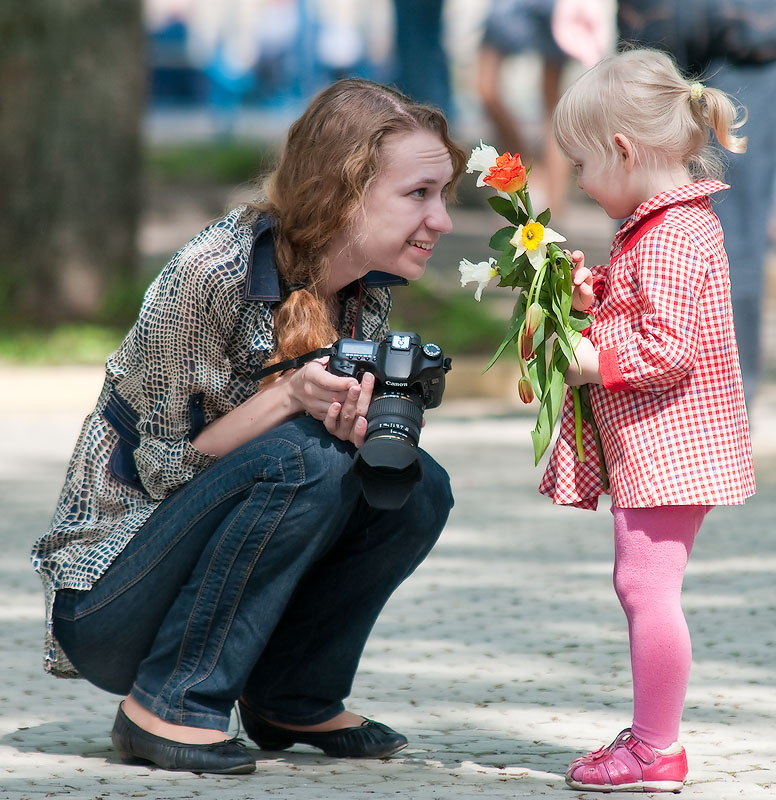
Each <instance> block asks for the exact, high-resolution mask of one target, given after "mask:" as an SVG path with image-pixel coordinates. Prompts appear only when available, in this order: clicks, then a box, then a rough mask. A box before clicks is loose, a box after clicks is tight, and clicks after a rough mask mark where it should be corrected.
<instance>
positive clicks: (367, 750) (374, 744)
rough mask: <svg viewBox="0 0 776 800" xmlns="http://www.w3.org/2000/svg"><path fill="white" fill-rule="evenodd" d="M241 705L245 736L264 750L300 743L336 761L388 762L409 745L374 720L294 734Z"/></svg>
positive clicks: (405, 738)
mask: <svg viewBox="0 0 776 800" xmlns="http://www.w3.org/2000/svg"><path fill="white" fill-rule="evenodd" d="M239 705H240V718H241V719H242V724H243V727H244V728H245V732H246V733H247V734H248V736H250V737H251V739H253V741H254V742H256V744H257V745H258V746H259V747H260V748H261V749H262V750H285V749H286V748H287V747H291V745H292V744H297V743H298V744H310V745H312V746H313V747H318V748H320V749H321V750H323V752H324V753H325V754H326V755H327V756H331V757H332V758H387V757H388V756H390V755H393V753H398V752H399V750H403V749H404V748H405V747H406V746H407V744H408V742H407V737H406V736H402V734H400V733H397V732H396V731H395V730H392V729H391V728H389V727H388V726H387V725H383V724H382V723H381V722H375V721H374V720H371V719H365V720H364V722H363V723H362V724H361V725H358V726H356V727H354V728H340V729H339V730H336V731H316V732H311V731H293V730H289V729H288V728H280V727H278V726H277V725H273V724H272V723H271V722H267V720H265V719H263V718H262V717H260V716H259V715H258V714H256V712H255V711H252V710H251V709H250V708H248V706H246V705H245V703H243V702H242V701H240V703H239Z"/></svg>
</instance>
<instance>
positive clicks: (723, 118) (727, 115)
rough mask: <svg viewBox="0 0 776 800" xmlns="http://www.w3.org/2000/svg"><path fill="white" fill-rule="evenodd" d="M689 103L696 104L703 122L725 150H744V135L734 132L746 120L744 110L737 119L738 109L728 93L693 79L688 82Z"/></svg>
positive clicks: (741, 151) (740, 151)
mask: <svg viewBox="0 0 776 800" xmlns="http://www.w3.org/2000/svg"><path fill="white" fill-rule="evenodd" d="M690 103H691V104H692V105H693V106H696V105H697V106H698V108H699V110H700V114H701V116H702V119H703V122H704V123H705V124H706V125H707V126H708V127H709V128H711V130H713V131H714V135H715V136H716V137H717V141H718V142H719V143H720V145H722V147H724V148H725V150H728V151H729V152H731V153H745V152H746V136H736V134H735V133H734V131H736V130H737V129H738V128H740V127H741V126H742V125H743V124H744V123H745V122H746V117H747V115H746V111H745V110H744V112H743V114H742V116H741V118H740V119H739V109H738V108H736V106H735V104H734V103H733V100H732V99H731V97H730V96H729V95H728V94H726V93H725V92H723V91H722V90H721V89H714V88H712V87H709V86H704V85H703V84H702V83H699V82H697V81H695V82H693V83H691V84H690Z"/></svg>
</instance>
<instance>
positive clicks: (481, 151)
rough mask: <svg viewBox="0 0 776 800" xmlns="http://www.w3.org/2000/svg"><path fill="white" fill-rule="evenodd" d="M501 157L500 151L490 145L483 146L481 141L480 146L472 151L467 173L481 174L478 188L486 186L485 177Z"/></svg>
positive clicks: (467, 164) (478, 179)
mask: <svg viewBox="0 0 776 800" xmlns="http://www.w3.org/2000/svg"><path fill="white" fill-rule="evenodd" d="M498 156H499V152H498V150H496V148H495V147H493V146H491V145H489V144H483V143H482V139H480V146H479V147H475V148H474V150H472V154H471V156H470V158H469V160H468V162H467V163H466V171H467V172H479V173H480V176H479V177H478V178H477V186H485V175H487V174H488V173H489V172H490V171H491V169H492V168H493V167H494V166H495V165H496V159H497V158H498Z"/></svg>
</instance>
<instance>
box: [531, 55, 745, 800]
mask: <svg viewBox="0 0 776 800" xmlns="http://www.w3.org/2000/svg"><path fill="white" fill-rule="evenodd" d="M553 122H554V129H555V135H556V137H557V139H558V142H559V144H560V146H561V148H562V149H563V151H564V152H565V153H566V155H567V156H568V157H569V158H570V159H571V160H572V162H573V163H574V165H575V166H576V169H577V174H578V184H579V186H580V188H581V189H582V190H583V191H584V192H586V193H587V194H588V195H589V196H590V197H592V198H593V199H594V200H595V201H596V202H597V203H598V204H599V205H600V206H601V207H602V208H603V209H604V211H606V213H607V214H608V215H609V216H610V217H612V218H613V219H622V218H625V222H623V224H622V225H621V227H620V229H619V231H618V232H617V235H616V236H615V239H614V242H613V244H612V249H611V256H610V261H609V265H608V266H606V267H593V268H592V269H588V268H587V267H585V265H584V256H583V254H582V253H581V252H580V251H576V252H574V253H573V254H572V258H573V260H574V262H575V267H574V270H573V284H574V307H575V308H577V309H579V310H589V311H591V312H592V313H593V314H594V321H593V324H592V326H591V328H590V333H589V338H583V339H582V341H581V342H580V344H579V345H578V347H577V348H576V350H575V353H576V356H577V359H578V364H577V363H573V364H572V365H571V366H570V367H569V369H568V371H567V373H566V382H567V383H568V384H569V385H572V386H574V385H581V384H589V385H590V398H591V405H592V407H593V413H594V416H595V420H596V423H597V425H598V428H599V430H600V436H601V442H602V445H603V453H604V459H605V461H606V467H607V469H608V474H609V482H610V492H611V497H612V513H613V515H614V537H615V561H614V586H615V590H616V592H617V596H618V598H619V600H620V603H621V604H622V607H623V610H624V611H625V614H626V617H627V619H628V631H629V637H630V650H631V666H632V671H633V688H634V703H633V722H632V725H631V727H630V728H627V729H626V730H624V731H623V732H622V733H620V735H619V736H617V738H616V739H615V740H614V741H613V742H612V744H610V745H609V746H608V747H604V748H601V749H599V750H596V751H595V752H592V753H589V754H587V755H585V756H583V757H581V758H578V759H577V760H575V761H573V762H572V763H571V765H570V766H569V769H568V771H567V773H566V781H567V783H568V784H569V785H570V786H571V787H573V788H575V789H579V790H583V791H584V790H587V791H611V790H612V789H620V790H628V789H629V790H637V791H638V790H642V791H679V790H680V789H681V788H682V786H683V784H684V780H685V777H686V775H687V759H686V755H685V751H684V748H683V747H682V746H681V745H680V744H679V743H678V741H677V738H678V732H679V723H680V719H681V715H682V707H683V704H684V698H685V693H686V689H687V681H688V676H689V670H690V661H691V647H690V638H689V633H688V629H687V623H686V621H685V619H684V615H683V613H682V609H681V603H680V594H681V588H682V578H683V574H684V570H685V566H686V564H687V559H688V556H689V554H690V551H691V549H692V546H693V541H694V540H695V536H696V535H697V533H698V530H699V529H700V527H701V524H702V522H703V519H704V517H705V515H706V514H707V512H708V511H709V510H710V509H711V507H713V506H715V505H732V504H737V503H742V502H743V501H744V500H745V499H746V498H747V497H749V496H750V495H752V494H753V493H754V489H755V485H754V474H753V469H752V459H751V446H750V441H749V432H748V427H747V420H746V411H745V406H744V395H743V388H742V384H741V374H740V370H739V364H738V352H737V350H736V341H735V335H734V330H733V315H732V310H731V304H730V281H729V276H728V263H727V258H726V255H725V250H724V247H723V237H722V229H721V227H720V224H719V221H718V219H717V217H716V216H715V215H714V213H713V211H712V208H711V203H710V200H709V196H710V195H712V194H714V193H715V192H719V191H721V190H723V189H726V188H727V187H726V185H725V184H723V183H719V182H718V181H716V180H712V179H711V178H712V176H714V175H716V174H718V172H719V164H718V163H716V162H715V160H714V156H713V151H711V150H710V149H709V146H708V138H709V129H712V130H713V131H714V133H715V134H716V136H717V138H718V140H719V142H720V143H721V144H722V145H723V146H724V147H725V148H727V149H728V150H730V151H732V152H742V151H743V150H744V149H745V140H744V139H741V138H738V137H737V136H735V135H734V133H733V130H734V129H735V128H736V127H737V125H736V108H735V106H734V104H733V102H732V101H731V99H730V98H729V97H728V96H727V95H725V94H724V93H722V92H720V91H717V90H714V89H709V88H706V87H704V86H703V85H702V84H701V83H698V82H691V81H687V80H685V79H684V78H683V77H682V76H681V75H680V73H679V72H678V70H677V68H676V66H675V64H674V63H673V61H672V60H671V59H670V58H669V57H668V56H666V55H664V54H662V53H660V52H657V51H654V50H631V51H627V52H623V53H618V54H616V55H613V56H610V57H608V58H605V59H604V60H603V61H601V62H599V64H597V65H596V66H595V67H594V68H593V69H591V70H589V71H588V72H586V73H585V74H584V75H582V77H581V78H580V79H579V80H578V81H577V82H576V83H575V84H574V85H573V86H572V87H571V88H570V89H569V90H568V91H567V92H566V94H565V95H564V96H563V97H562V98H561V101H560V103H559V105H558V107H557V110H556V112H555V116H554V120H553ZM585 439H586V447H585V449H586V455H587V457H586V459H585V462H584V463H580V462H579V461H578V460H577V459H576V448H575V445H574V422H573V410H572V404H571V402H570V400H569V399H568V398H567V404H566V407H565V408H564V416H563V419H562V423H561V431H560V435H559V438H558V441H557V443H556V446H555V448H554V451H553V453H552V457H551V459H550V463H549V466H548V468H547V472H546V473H545V475H544V478H543V480H542V484H541V487H540V491H541V492H543V493H544V494H547V495H548V496H550V497H552V498H553V500H554V502H556V503H562V504H571V505H577V506H580V507H583V508H595V507H596V503H597V497H598V495H599V494H601V492H602V491H603V484H602V481H601V476H600V472H599V470H598V460H597V457H596V454H595V448H594V447H593V446H591V442H592V432H591V431H590V430H587V431H585Z"/></svg>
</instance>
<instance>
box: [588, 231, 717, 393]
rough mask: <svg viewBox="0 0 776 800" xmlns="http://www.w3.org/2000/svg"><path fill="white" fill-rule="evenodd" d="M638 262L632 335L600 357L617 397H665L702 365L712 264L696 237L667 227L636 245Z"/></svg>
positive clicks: (605, 378) (630, 312) (627, 311)
mask: <svg viewBox="0 0 776 800" xmlns="http://www.w3.org/2000/svg"><path fill="white" fill-rule="evenodd" d="M635 255H636V258H637V264H636V271H635V273H634V278H635V280H636V282H637V284H636V285H635V286H634V289H633V296H632V297H631V302H630V307H629V308H628V309H625V310H624V311H623V313H624V314H626V315H628V317H629V319H628V323H629V327H630V329H631V330H632V333H631V334H630V336H628V338H627V339H626V340H625V341H623V342H622V343H620V344H618V345H617V347H616V348H615V347H611V348H602V349H601V351H600V352H599V359H600V365H601V371H602V374H603V384H604V386H606V388H607V389H611V390H613V391H619V390H623V389H626V390H635V391H645V392H657V393H660V392H664V391H666V390H668V389H670V388H671V387H673V386H675V385H676V384H677V383H679V382H680V381H681V380H683V379H684V378H685V377H686V376H687V374H688V373H689V372H690V371H691V370H692V369H693V367H694V366H695V364H696V362H697V358H698V350H699V346H700V332H701V324H702V323H701V314H700V308H699V298H700V297H701V296H702V293H703V288H704V285H705V283H706V280H707V277H708V268H709V262H708V259H707V258H706V257H705V256H704V254H703V252H702V250H701V249H700V248H699V245H698V243H697V240H696V237H695V236H694V235H693V234H691V233H689V232H688V231H686V230H683V229H682V228H679V227H677V226H674V225H671V226H669V225H662V226H659V227H657V228H655V229H654V230H652V231H650V232H649V233H648V234H646V235H645V236H644V237H643V238H642V239H641V240H640V241H639V243H638V244H637V245H636V252H635Z"/></svg>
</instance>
